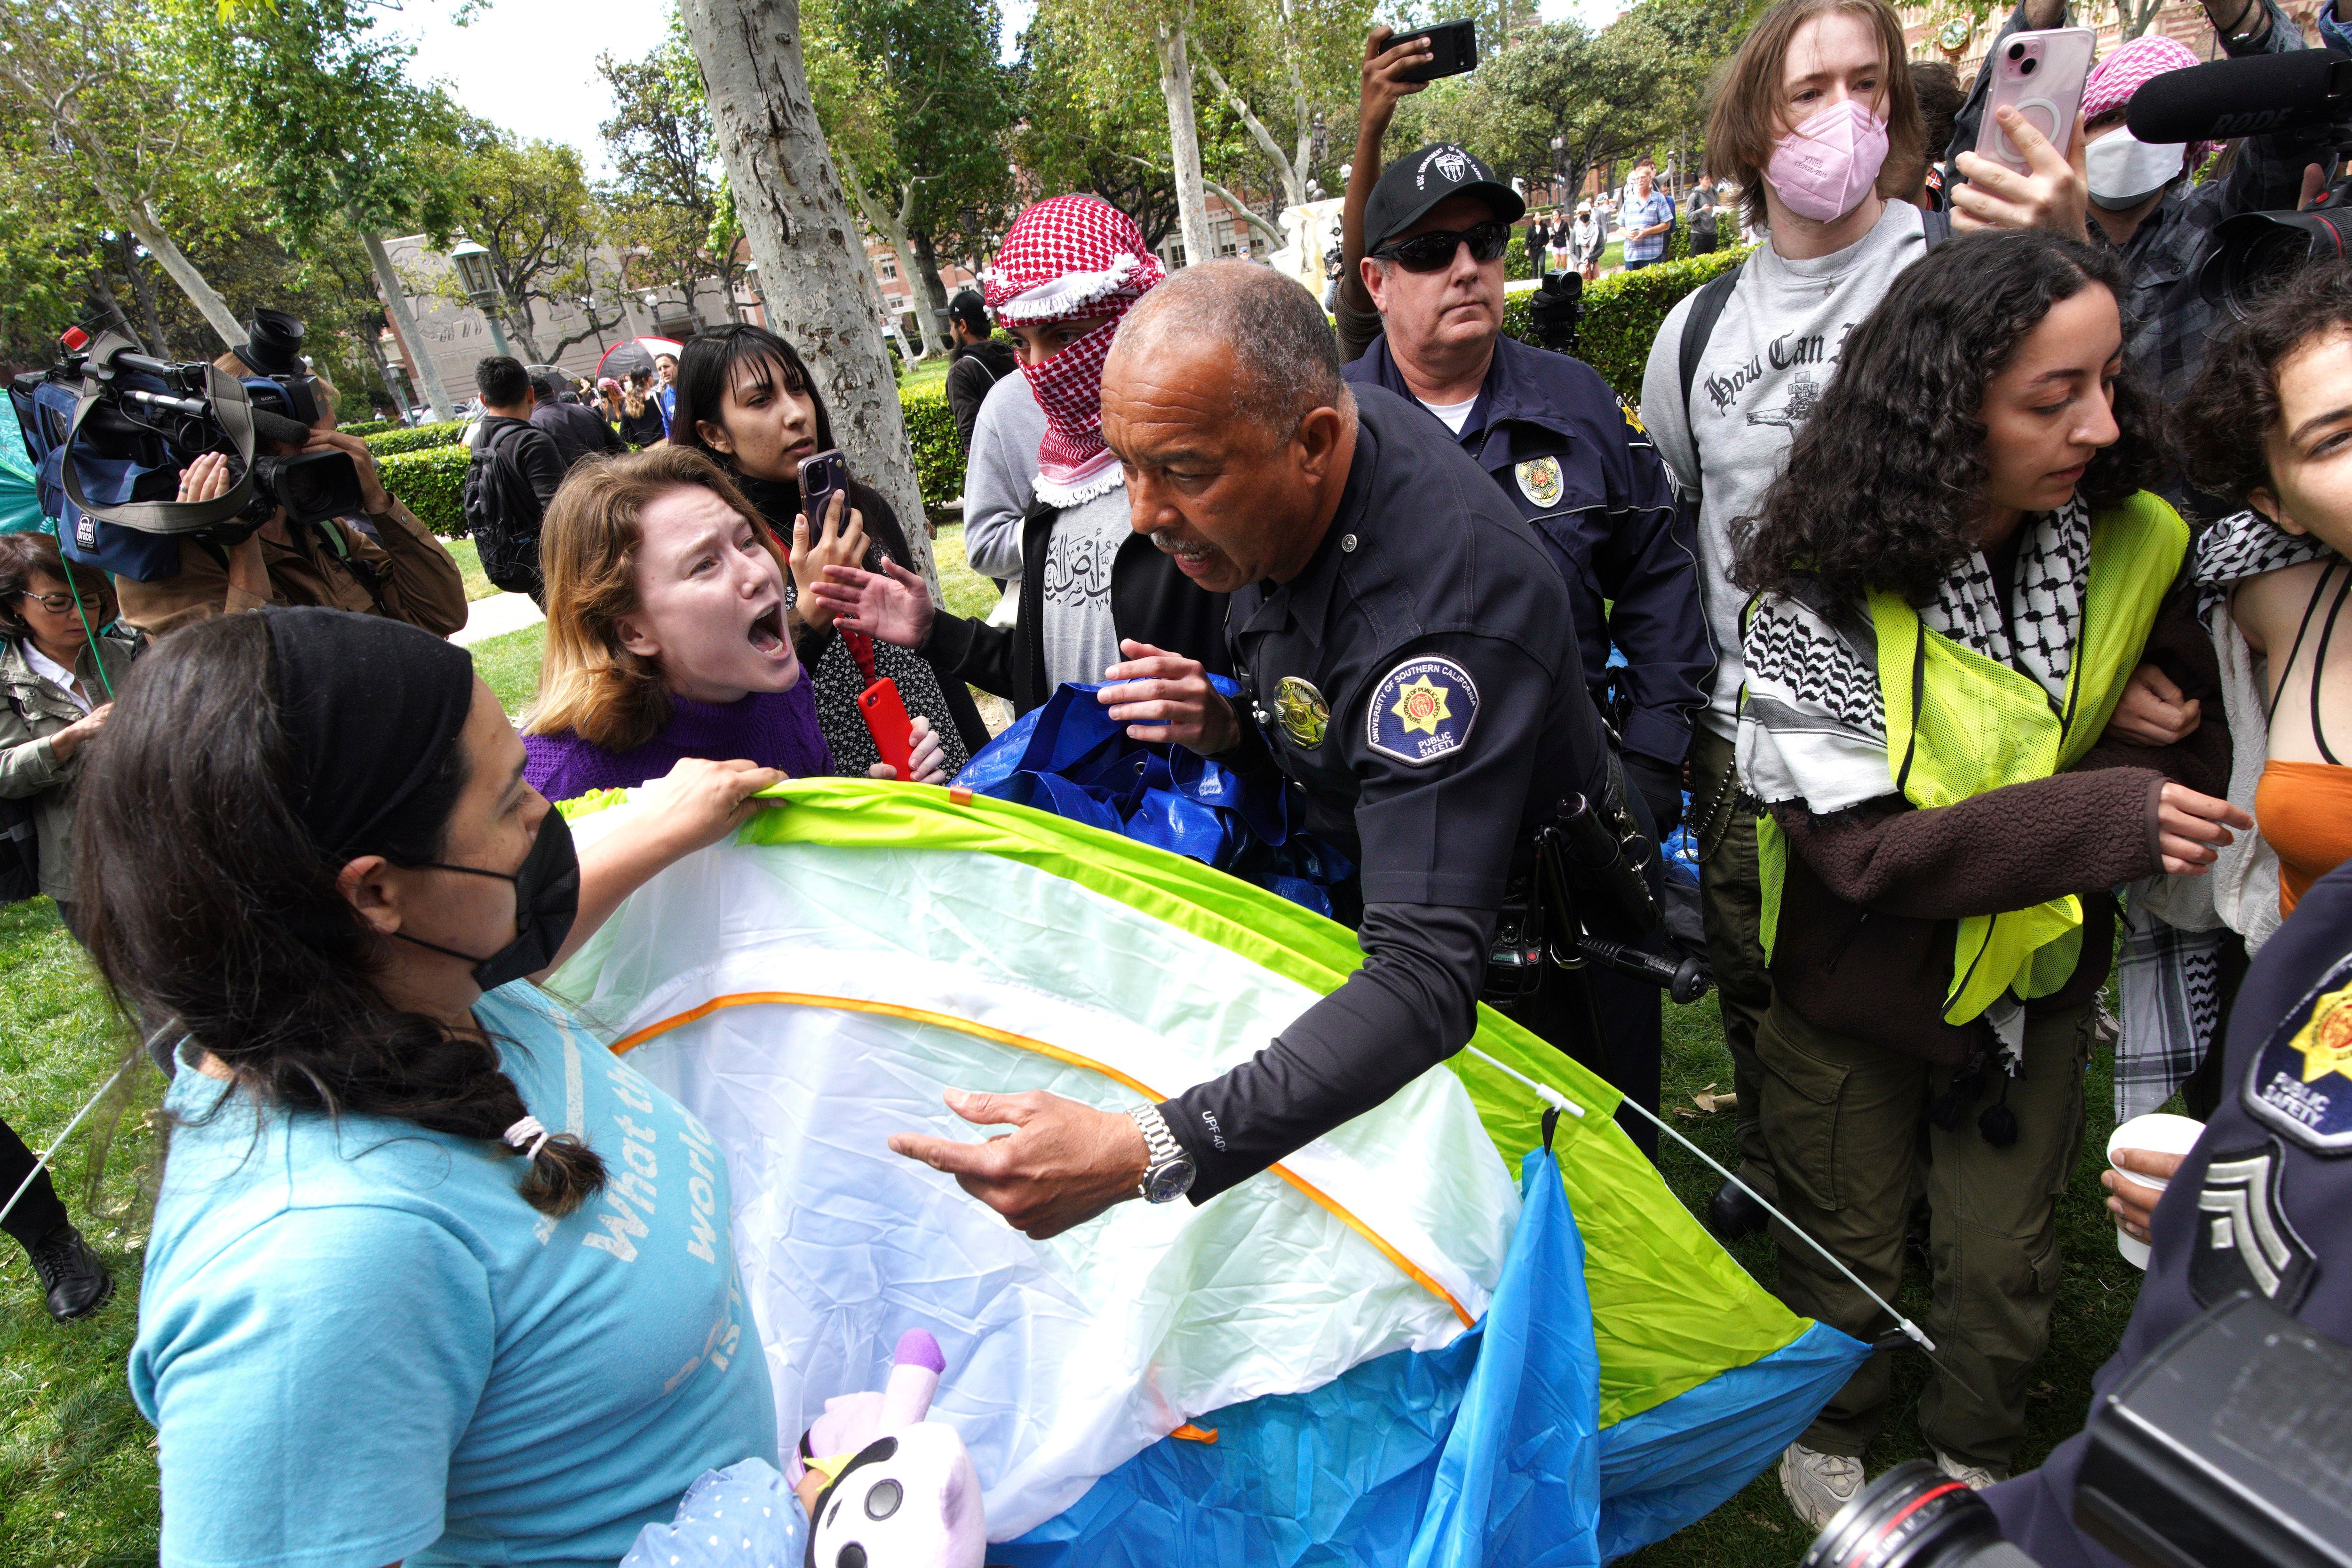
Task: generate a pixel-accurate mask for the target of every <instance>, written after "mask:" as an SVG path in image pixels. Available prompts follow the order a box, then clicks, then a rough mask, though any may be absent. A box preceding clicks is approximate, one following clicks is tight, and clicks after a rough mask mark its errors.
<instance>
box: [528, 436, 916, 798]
mask: <svg viewBox="0 0 2352 1568" xmlns="http://www.w3.org/2000/svg"><path fill="white" fill-rule="evenodd" d="M756 516H757V514H756V513H755V512H754V511H753V510H752V509H751V505H750V503H749V502H748V501H746V500H744V498H743V495H742V493H741V491H740V490H739V489H737V488H736V486H735V483H734V481H733V480H732V479H729V478H728V476H727V474H726V473H725V471H724V470H722V469H721V468H719V466H718V465H717V464H715V463H713V462H712V461H711V460H710V459H709V458H706V457H704V456H703V455H702V454H701V453H699V452H696V451H692V450H689V449H688V448H686V447H677V446H670V445H664V446H659V447H651V448H649V449H647V450H646V451H644V452H637V453H633V454H631V455H630V456H628V457H625V458H613V459H611V460H609V461H605V462H599V463H593V464H586V465H583V466H582V467H581V468H578V469H575V470H574V471H573V472H572V476H571V478H570V479H567V480H566V481H565V483H564V486H563V488H562V489H561V490H559V491H558V492H557V493H556V497H555V500H553V502H552V503H551V504H550V506H549V507H548V510H547V521H546V522H545V524H544V525H543V526H542V528H541V531H540V546H539V548H540V567H541V572H542V573H543V574H545V576H546V579H547V651H546V652H545V654H544V655H543V656H542V657H541V664H540V671H539V695H538V698H537V699H536V700H534V701H533V703H532V704H531V708H530V711H529V712H528V713H526V714H525V715H524V716H523V723H522V731H523V750H524V752H525V753H526V754H527V757H528V760H527V762H526V763H525V764H524V768H523V776H524V778H525V779H527V780H528V781H529V782H530V785H531V787H532V788H534V789H536V790H538V791H539V792H540V793H541V795H545V796H547V798H549V799H550V800H569V799H571V798H572V797H573V796H575V795H584V794H586V793H587V792H588V791H590V790H595V789H614V788H625V787H628V786H631V785H635V784H643V783H645V782H646V780H648V779H656V778H660V777H662V776H663V775H664V774H666V773H668V772H669V770H670V767H671V765H672V764H673V763H677V761H678V760H679V759H680V758H683V757H705V758H709V759H710V760H712V761H717V762H733V761H736V760H739V759H740V760H746V761H750V762H754V763H759V764H760V765H761V766H762V767H771V768H777V769H781V770H782V772H784V773H788V774H790V775H792V776H793V777H795V778H800V777H823V776H824V775H825V774H827V773H831V772H832V771H833V760H832V757H831V756H830V754H829V753H828V752H826V750H825V744H824V737H823V736H822V735H821V734H820V733H819V732H818V730H817V722H816V705H815V703H814V700H812V699H811V697H810V694H809V686H808V682H807V681H805V680H803V679H802V675H803V669H802V665H801V661H800V658H799V656H798V654H797V653H796V652H795V651H794V644H795V643H796V642H798V641H800V640H802V639H803V638H805V637H808V636H809V632H808V628H807V627H806V626H804V625H803V624H802V623H801V621H800V620H799V617H798V616H797V615H796V614H795V613H794V612H793V610H792V608H791V607H790V606H789V605H786V604H785V602H784V573H785V570H786V568H785V563H784V562H783V560H782V558H781V557H780V556H779V555H778V553H777V550H776V546H775V544H774V542H773V541H772V539H771V538H770V536H769V534H768V531H767V530H766V529H764V528H762V527H761V526H759V524H758V522H757V521H756ZM914 732H915V752H914V757H913V759H912V760H913V770H912V771H913V773H914V776H915V778H916V780H917V781H918V782H920V783H925V784H938V783H942V782H944V781H945V778H946V773H945V770H944V768H943V767H942V766H941V763H940V741H939V737H938V736H937V735H934V734H933V733H931V730H930V726H929V722H928V721H925V720H923V719H920V718H918V719H917V720H915V721H914ZM877 776H879V777H888V776H890V775H889V768H888V764H887V763H885V764H882V765H881V766H880V767H879V768H878V769H877Z"/></svg>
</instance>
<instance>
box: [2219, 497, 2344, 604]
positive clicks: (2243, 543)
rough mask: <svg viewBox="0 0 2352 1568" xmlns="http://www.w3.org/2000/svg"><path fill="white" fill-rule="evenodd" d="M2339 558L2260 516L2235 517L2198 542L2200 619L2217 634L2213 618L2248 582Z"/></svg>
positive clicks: (2304, 535)
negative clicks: (2313, 562)
mask: <svg viewBox="0 0 2352 1568" xmlns="http://www.w3.org/2000/svg"><path fill="white" fill-rule="evenodd" d="M2335 553H2336V552H2334V551H2333V550H2331V549H2329V548H2328V547H2327V545H2326V542H2323V541H2321V540H2320V539H2318V538H2316V537H2315V536H2314V535H2312V534H2308V533H2289V532H2288V531H2286V530H2285V529H2284V528H2281V527H2280V526H2279V525H2278V524H2277V523H2274V522H2273V521H2271V520H2270V519H2269V518H2266V517H2264V516H2263V514H2262V513H2261V512H2258V511H2252V510H2248V511H2240V512H2232V513H2231V514H2230V515H2229V516H2228V517H2225V518H2223V519H2222V520H2221V521H2219V522H2217V523H2215V524H2214V525H2213V526H2212V527H2210V528H2209V529H2207V530H2206V531H2204V532H2203V533H2202V534H2200V535H2199V536H2198V540H2197V564H2196V567H2195V569H2194V570H2195V573H2196V577H2197V617H2198V619H2200V620H2201V621H2203V622H2204V623H2205V629H2206V630H2207V631H2209V632H2210V631H2211V630H2212V629H2213V613H2214V612H2215V611H2216V610H2219V609H2220V608H2221V606H2222V605H2226V604H2228V603H2229V601H2230V590H2231V589H2232V588H2234V587H2236V586H2237V585H2238V584H2241V583H2242V582H2244V581H2245V580H2246V579H2247V578H2249V577H2259V576H2261V575H2262V574H2263V573H2265V572H2283V571H2284V570H2285V569H2286V568H2287V567H2289V566H2300V565H2302V564H2303V563H2305V562H2306V561H2318V560H2321V559H2324V558H2325V557H2326V556H2330V555H2333V554H2335Z"/></svg>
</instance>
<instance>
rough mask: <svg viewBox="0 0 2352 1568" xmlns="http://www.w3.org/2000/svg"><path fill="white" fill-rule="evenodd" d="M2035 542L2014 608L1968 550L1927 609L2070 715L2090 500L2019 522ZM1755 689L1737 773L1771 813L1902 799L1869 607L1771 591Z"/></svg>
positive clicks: (1758, 642) (1749, 644)
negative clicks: (1795, 806) (1892, 768)
mask: <svg viewBox="0 0 2352 1568" xmlns="http://www.w3.org/2000/svg"><path fill="white" fill-rule="evenodd" d="M2019 526H2020V528H2021V529H2022V530H2023V531H2024V538H2023V539H2022V540H2021V542H2020V543H2019V546H2018V552H2017V571H2016V574H2015V580H2014V583H2013V584H2012V586H2011V594H2010V600H2009V603H2008V604H2007V605H2002V604H2001V603H2000V585H1999V584H1998V582H1997V581H1996V580H1995V578H1994V576H1993V574H1992V568H1991V566H1990V564H1989V563H1987V562H1986V560H1985V557H1984V553H1983V552H1981V551H1970V552H1969V555H1968V558H1967V559H1966V560H1964V561H1962V562H1961V563H1959V564H1958V566H1956V567H1954V568H1953V569H1952V571H1951V573H1950V574H1948V575H1947V576H1946V577H1945V579H1944V581H1943V583H1942V584H1940V585H1939V586H1938V587H1937V590H1936V595H1935V598H1934V599H1933V600H1932V601H1930V602H1929V603H1928V604H1927V605H1924V606H1923V607H1922V608H1921V609H1920V611H1919V618H1920V620H1921V621H1922V622H1923V623H1924V624H1925V625H1926V626H1927V627H1928V629H1930V630H1931V631H1935V632H1938V633H1941V634H1942V635H1943V636H1945V637H1949V638H1950V639H1951V640H1952V641H1954V642H1956V643H1958V644H1959V645H1960V646H1961V647H1965V648H1968V649H1969V650H1970V651H1972V652H1975V653H1979V654H1981V655H1983V656H1984V657H1985V658H1989V659H1991V660H1993V661H1994V662H1995V663H1997V664H2004V665H2007V666H2009V667H2010V668H2012V669H2015V670H2017V671H2019V672H2020V673H2021V674H2024V675H2027V676H2030V677H2032V679H2034V680H2035V681H2036V682H2037V683H2039V684H2040V685H2041V687H2042V690H2043V691H2045V692H2047V693H2048V694H2049V699H2050V705H2051V708H2052V710H2053V711H2060V710H2063V706H2064V704H2065V700H2066V680H2067V677H2068V676H2069V675H2070V674H2071V673H2072V672H2073V670H2074V647H2075V643H2076V641H2077V639H2078V638H2079V637H2080V636H2081V634H2082V628H2083V593H2084V586H2085V584H2086V583H2087V581H2088V579H2089V576H2090V567H2091V512H2090V508H2089V507H2087V506H2085V505H2084V503H2083V501H2082V500H2080V499H2079V498H2078V499H2076V500H2073V501H2070V502H2069V503H2067V505H2066V506H2065V507H2064V508H2063V509H2062V510H2058V511H2053V512H2037V513H2035V514H2033V515H2032V516H2030V517H2028V518H2026V519H2025V520H2024V521H2023V522H2021V524H2020V525H2019ZM1740 647H1741V652H1742V654H1743V655H1744V656H1745V658H1746V659H1747V663H1748V690H1747V696H1746V700H1745V701H1744V702H1743V703H1742V704H1741V707H1740V716H1739V776H1740V782H1741V784H1743V785H1744V786H1745V787H1746V788H1747V789H1748V792H1749V793H1750V794H1751V795H1755V796H1756V798H1757V799H1759V800H1760V801H1762V802H1763V803H1764V804H1765V805H1782V804H1786V803H1789V802H1792V801H1801V802H1802V803H1803V804H1804V805H1805V808H1806V810H1808V811H1810V812H1811V813H1812V814H1813V815H1815V816H1828V815H1830V814H1831V813H1832V812H1839V811H1844V810H1846V809H1848V808H1849V807H1852V806H1855V805H1861V804H1862V803H1863V802H1864V801H1867V800H1876V799H1879V798H1882V797H1884V796H1885V795H1892V794H1893V793H1894V789H1895V785H1894V779H1893V777H1892V775H1891V773H1889V770H1888V767H1887V758H1886V699H1885V693H1884V692H1882V691H1881V690H1880V689H1879V684H1878V638H1877V635H1876V634H1875V632H1874V631H1873V629H1872V626H1871V621H1870V616H1869V612H1868V611H1867V610H1866V609H1864V608H1861V607H1859V606H1853V605H1834V604H1831V603H1829V602H1828V600H1827V596H1826V595H1820V594H1806V593H1801V594H1798V595H1765V596H1763V597H1761V598H1759V600H1758V601H1757V602H1756V604H1755V605H1752V606H1751V607H1750V610H1749V613H1748V624H1747V627H1746V629H1745V630H1744V632H1743V633H1742V635H1741V637H1740Z"/></svg>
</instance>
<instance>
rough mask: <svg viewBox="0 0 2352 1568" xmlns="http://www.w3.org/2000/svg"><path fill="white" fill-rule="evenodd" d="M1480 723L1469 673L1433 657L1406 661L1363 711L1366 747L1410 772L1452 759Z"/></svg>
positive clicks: (1374, 692) (1383, 681) (1387, 677)
mask: <svg viewBox="0 0 2352 1568" xmlns="http://www.w3.org/2000/svg"><path fill="white" fill-rule="evenodd" d="M1477 718H1478V687H1477V683H1476V682H1475V681H1473V680H1472V679H1470V672H1469V671H1468V670H1466V669H1465V668H1462V667H1461V666H1460V665H1458V664H1456V663H1454V661H1453V660H1452V659H1450V658H1438V657H1436V656H1435V655H1433V654H1425V655H1423V656H1421V657H1419V658H1409V659H1406V660H1405V661H1404V662H1403V663H1402V664H1400V665H1398V666H1397V667H1396V668H1394V669H1391V670H1390V671H1389V672H1388V674H1387V675H1385V676H1383V677H1381V683H1380V685H1379V686H1377V687H1375V688H1374V689H1373V690H1372V700H1371V701H1370V703H1368V704H1366V705H1365V709H1364V743H1365V744H1366V745H1368V746H1370V748H1371V749H1372V750H1373V751H1375V752H1380V753H1381V755H1382V756H1384V757H1393V758H1395V759H1396V760H1397V761H1398V762H1401V763H1404V764H1405V765H1406V766H1408V767H1415V768H1418V767H1425V766H1427V765H1428V764H1429V763H1434V762H1437V761H1440V760H1441V759H1443V758H1445V757H1449V756H1451V755H1453V754H1454V752H1458V751H1460V750H1461V749H1462V747H1463V745H1464V743H1465V742H1467V741H1468V740H1469V739H1470V726H1471V725H1472V724H1473V723H1475V722H1476V721H1477Z"/></svg>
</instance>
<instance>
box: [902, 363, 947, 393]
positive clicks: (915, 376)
mask: <svg viewBox="0 0 2352 1568" xmlns="http://www.w3.org/2000/svg"><path fill="white" fill-rule="evenodd" d="M949 363H950V361H949V359H948V356H947V355H945V354H941V355H940V357H939V358H937V359H927V360H918V361H916V362H915V363H914V364H912V365H910V366H908V368H907V369H906V370H905V371H904V372H902V373H901V374H899V377H898V390H899V391H900V392H901V393H908V392H939V391H940V390H942V389H943V388H945V387H946V385H947V384H948V365H949Z"/></svg>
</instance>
